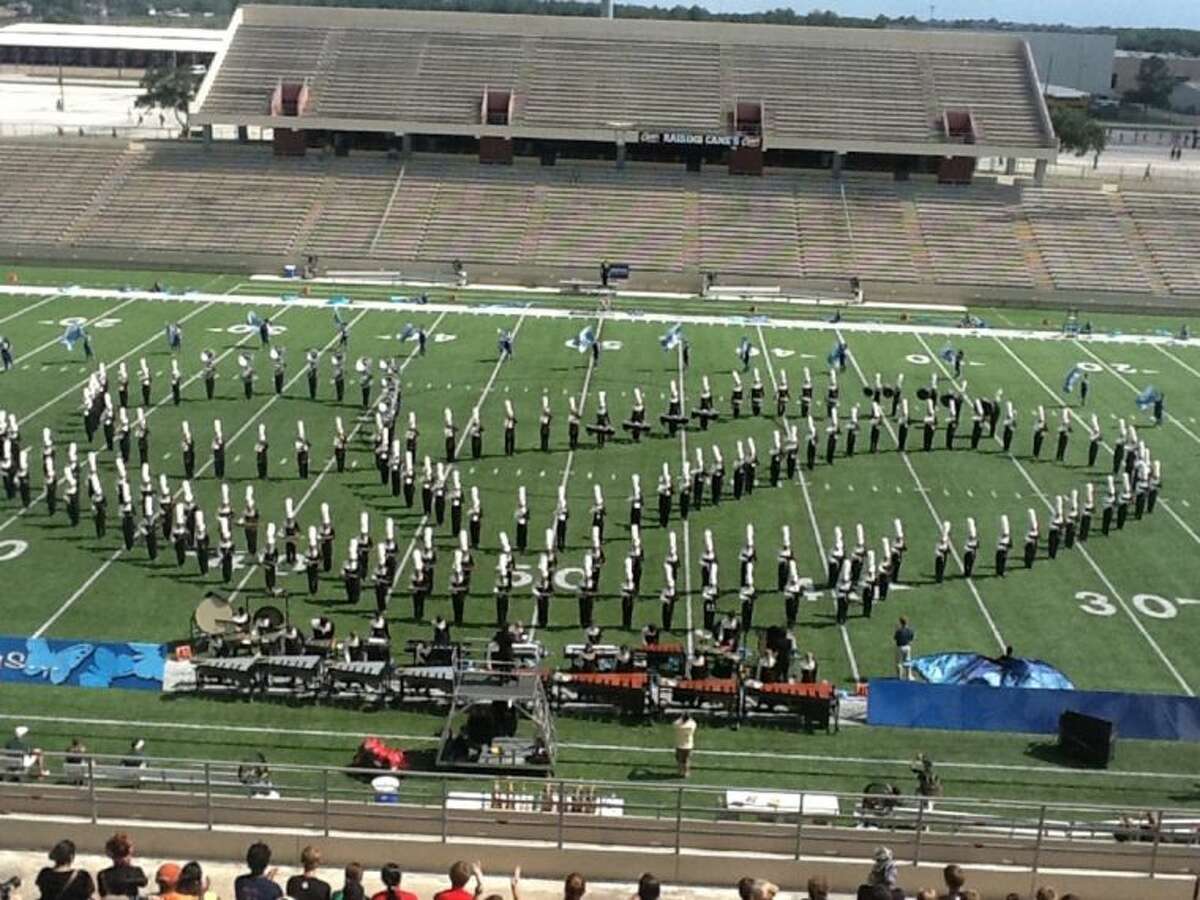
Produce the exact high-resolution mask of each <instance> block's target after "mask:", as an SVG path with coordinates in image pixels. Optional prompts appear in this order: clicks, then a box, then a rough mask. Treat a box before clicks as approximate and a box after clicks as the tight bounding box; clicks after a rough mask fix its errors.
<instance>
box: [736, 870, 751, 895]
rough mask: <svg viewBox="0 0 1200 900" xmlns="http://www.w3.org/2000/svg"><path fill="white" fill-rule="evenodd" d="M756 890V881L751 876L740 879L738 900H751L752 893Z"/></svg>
mask: <svg viewBox="0 0 1200 900" xmlns="http://www.w3.org/2000/svg"><path fill="white" fill-rule="evenodd" d="M752 890H754V879H753V878H751V877H750V876H748V875H747V876H744V877H742V878H739V879H738V882H737V892H738V900H750V892H751V891H752Z"/></svg>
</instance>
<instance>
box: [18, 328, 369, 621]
mask: <svg viewBox="0 0 1200 900" xmlns="http://www.w3.org/2000/svg"><path fill="white" fill-rule="evenodd" d="M283 312H286V309H285V310H283V311H282V312H280V313H279V315H283ZM366 314H367V311H366V310H365V309H364V310H363V311H362V312H360V313H359V314H358V315H357V316H355V317H354V318H353V319H352V320H351V321H350V324H351V325H352V326H353V325H355V324H356V323H357V322H358V320H359V319H361V318H362V317H363V316H365V315H366ZM275 318H276V319H278V318H279V316H278V315H277V316H276V317H275ZM253 335H254V332H249V333H248V334H246V336H245V337H244V338H242V340H246V339H248V338H250V337H253ZM338 339H339V335H334V336H333V337H332V338H330V340H329V342H328V343H327V344H325V346H324V347H322V348H321V349H322V352H324V351H327V350H328V349H329V348H330V347H332V346H333V345H334V343H336V342H337V341H338ZM240 343H241V341H239V342H238V344H240ZM238 344H235V345H234V346H233V347H230V348H229V349H228V350H226V351H225V352H224V353H223V354H221V356H220V357H218V361H220V360H221V359H223V358H224V357H225V356H228V355H229V354H230V353H232V352H233V351H234V350H236V349H237V346H238ZM201 375H203V372H197V373H196V374H195V375H193V376H192V377H191V378H190V379H188V381H189V382H191V381H193V380H195V379H196V378H199V377H200V376H201ZM304 376H305V370H304V369H303V368H302V369H301V370H300V371H299V372H297V373H296V374H295V375H294V376H293V377H292V378H291V380H289V381H288V382H287V384H285V385H284V391H287V389H288V388H290V387H291V386H292V385H294V384H295V383H296V382H297V381H299V380H300V379H301V378H303V377H304ZM281 396H283V394H273V395H272V396H271V398H270V399H269V400H267V402H266V403H264V404H263V405H262V406H260V407H259V408H258V410H257V411H256V412H255V413H254V414H253V415H252V416H250V417H249V418H248V419H246V421H245V422H243V423H242V425H241V427H240V428H238V430H237V431H235V432H234V433H233V434H232V435H230V436H229V438H227V439H226V441H225V446H226V447H228V446H229V445H230V444H232V443H233V442H234V441H236V440H237V439H238V438H239V437H241V436H242V435H243V434H245V433H246V431H247V430H248V429H250V428H251V427H252V426H253V425H254V423H255V422H257V421H258V420H259V419H260V418H261V417H262V416H263V414H264V413H266V411H267V410H268V409H270V408H271V407H272V406H274V405H275V403H276V402H277V401H278V400H279V398H280V397H281ZM170 399H171V397H170V395H169V394H168V395H167V396H166V397H163V399H162V400H160V401H159V402H158V403H156V404H155V407H154V408H155V409H157V408H158V407H159V406H162V405H163V404H164V403H166V402H167V401H168V400H170ZM212 464H213V459H212V456H211V455H210V456H209V458H208V459H207V460H205V462H204V464H203V465H201V466H200V467H199V468H198V469H196V475H195V477H194V478H192V479H189V480H191V481H195V480H197V479H199V478H200V476H201V475H203V474H204V473H205V472H206V471H207V470H208V468H209V467H210V466H211V465H212ZM182 493H183V488H182V487H181V488H180V489H179V490H177V491H176V492H175V493H174V495H173V498H174V497H178V496H180V494H182ZM167 514H168V513H167V512H166V511H164V512H163V515H167ZM124 552H125V547H124V545H118V547H117V549H116V550H114V551H113V554H112V555H111V556H110V557H109V558H108V559H106V560H105V561H104V562H103V563H102V564H101V565H100V567H99V568H98V569H96V571H95V572H93V573H92V574H91V575H90V576H89V577H88V579H87V581H85V582H84V583H83V584H82V585H81V586H80V587H79V589H78V590H76V591H75V593H73V594H72V595H71V596H70V597H68V598H67V599H66V600H65V601H64V602H63V604H62V605H61V606H60V607H59V608H58V609H57V610H55V612H54V615H52V616H51V617H50V618H49V619H47V620H46V621H45V622H44V623H43V624H42V626H41V627H40V628H38V630H37V631H35V632H34V633H33V637H35V638H36V637H41V636H42V635H43V634H45V633H46V630H47V629H49V628H50V626H52V625H53V624H54V623H55V622H57V621H58V620H59V619H60V618H61V617H62V616H63V614H64V613H65V612H66V611H67V610H68V609H70V608H71V607H72V606H74V605H75V602H76V601H77V600H78V599H79V598H80V597H82V596H83V595H84V594H85V593H86V592H87V590H88V588H90V587H91V586H92V585H93V584H95V583H96V580H97V579H99V577H100V576H101V575H103V574H104V573H105V572H106V571H107V570H108V568H109V566H111V565H112V564H113V563H115V562H116V561H117V560H118V559H120V558H121V554H122V553H124Z"/></svg>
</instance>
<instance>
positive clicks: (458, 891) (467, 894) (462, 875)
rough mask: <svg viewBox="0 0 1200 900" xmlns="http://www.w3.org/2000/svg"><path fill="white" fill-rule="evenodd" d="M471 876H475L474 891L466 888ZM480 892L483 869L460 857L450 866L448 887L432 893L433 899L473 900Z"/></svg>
mask: <svg viewBox="0 0 1200 900" xmlns="http://www.w3.org/2000/svg"><path fill="white" fill-rule="evenodd" d="M471 876H474V877H475V891H474V893H472V892H471V891H468V890H467V888H466V885H467V882H468V881H470V880H471ZM482 893H483V870H482V869H481V868H480V867H479V863H478V862H475V863H468V862H465V861H463V860H461V859H460V860H459V861H458V862H456V863H455V864H454V865H452V866H451V867H450V887H449V889H447V890H444V891H438V892H437V893H436V894H434V895H433V900H474V898H476V897H478V896H479V895H480V894H482Z"/></svg>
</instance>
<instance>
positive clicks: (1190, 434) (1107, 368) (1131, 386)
mask: <svg viewBox="0 0 1200 900" xmlns="http://www.w3.org/2000/svg"><path fill="white" fill-rule="evenodd" d="M1074 343H1075V346H1076V347H1078V348H1079V349H1080V350H1082V351H1083V352H1084V353H1086V354H1087V355H1088V356H1090V357H1091V358H1092V359H1094V360H1095V361H1096V362H1098V363H1100V365H1102V366H1104V369H1105V371H1106V372H1108V373H1109V374H1111V375H1113V376H1114V377H1115V378H1116V379H1117V381H1119V382H1121V384H1123V385H1125V386H1126V387H1127V388H1129V389H1130V390H1131V391H1133V393H1134V394H1140V393H1141V391H1139V390H1138V388H1137V385H1135V384H1134V383H1133V382H1132V381H1130V380H1129V379H1128V378H1126V377H1125V376H1124V375H1122V374H1121V373H1120V372H1118V371H1117V370H1116V369H1114V368H1113V367H1112V366H1110V365H1109V364H1108V363H1107V362H1105V361H1104V360H1103V359H1101V358H1100V357H1099V356H1097V355H1096V354H1095V353H1093V352H1092V351H1091V350H1089V349H1088V348H1087V347H1086V346H1084V344H1083V343H1082V342H1080V341H1075V342H1074ZM1165 415H1166V417H1167V421H1168V422H1173V423H1174V424H1175V425H1177V426H1178V427H1179V429H1180V430H1181V431H1182V432H1183V433H1184V434H1186V435H1187V436H1188V437H1190V438H1191V439H1192V440H1193V441H1195V442H1196V443H1197V444H1200V436H1198V435H1197V434H1196V432H1194V431H1192V429H1190V428H1188V427H1187V426H1186V425H1184V424H1183V420H1182V419H1180V418H1179V417H1177V416H1174V415H1172V414H1171V413H1169V412H1168V413H1166V414H1165Z"/></svg>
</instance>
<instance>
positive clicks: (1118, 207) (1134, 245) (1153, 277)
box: [1104, 190, 1171, 294]
mask: <svg viewBox="0 0 1200 900" xmlns="http://www.w3.org/2000/svg"><path fill="white" fill-rule="evenodd" d="M1104 194H1105V196H1107V197H1108V203H1109V206H1111V207H1112V212H1113V218H1114V219H1116V221H1117V224H1118V225H1119V226H1120V228H1121V233H1122V234H1123V235H1124V236H1125V244H1126V246H1128V247H1129V249H1130V251H1131V252H1132V253H1133V256H1134V259H1136V260H1137V262H1138V265H1140V266H1141V267H1142V271H1143V272H1144V273H1145V274H1146V278H1147V279H1148V280H1149V281H1150V289H1151V290H1152V291H1153V292H1154V293H1156V294H1169V293H1170V292H1171V288H1170V287H1169V286H1168V285H1167V282H1166V279H1165V278H1163V276H1162V273H1160V272H1159V271H1158V266H1157V265H1156V264H1155V260H1154V254H1153V253H1151V252H1150V247H1149V245H1147V243H1146V240H1145V238H1143V237H1142V233H1141V232H1140V231H1139V230H1138V227H1137V223H1136V222H1134V220H1133V216H1132V215H1130V213H1129V210H1128V209H1126V208H1125V200H1124V197H1123V195H1122V194H1121V192H1120V191H1110V190H1106V191H1104Z"/></svg>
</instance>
